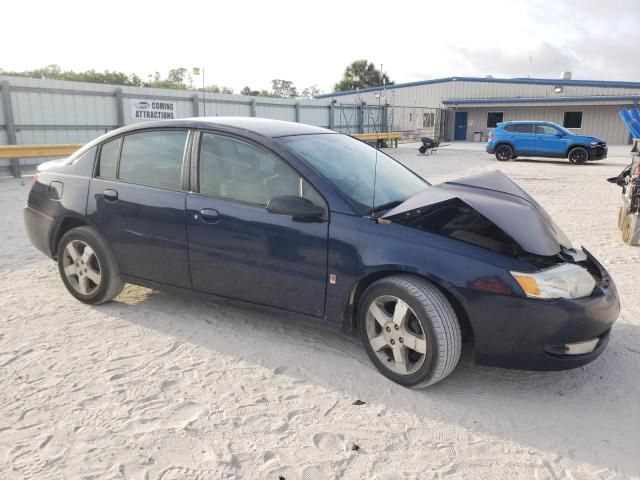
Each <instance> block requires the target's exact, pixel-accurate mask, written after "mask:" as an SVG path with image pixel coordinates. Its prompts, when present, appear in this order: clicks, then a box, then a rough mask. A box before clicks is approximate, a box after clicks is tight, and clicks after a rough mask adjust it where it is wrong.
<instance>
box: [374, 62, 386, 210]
mask: <svg viewBox="0 0 640 480" xmlns="http://www.w3.org/2000/svg"><path fill="white" fill-rule="evenodd" d="M380 77H381V78H382V92H380V93H378V123H375V122H374V126H375V128H376V159H375V162H374V164H373V199H372V201H371V217H372V218H375V210H376V180H377V179H378V178H377V177H378V147H379V141H380V123H381V120H382V119H381V116H382V114H381V112H382V110H381V106H380V98H381V97H382V95H384V87H385V85H384V74H383V73H382V64H380Z"/></svg>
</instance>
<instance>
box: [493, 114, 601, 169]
mask: <svg viewBox="0 0 640 480" xmlns="http://www.w3.org/2000/svg"><path fill="white" fill-rule="evenodd" d="M487 152H488V153H490V154H495V156H496V158H497V159H498V160H500V161H502V162H506V161H507V160H511V159H513V158H517V157H518V156H519V155H531V156H534V157H552V158H568V159H569V162H571V163H574V164H582V163H585V162H586V161H587V160H601V159H603V158H606V157H607V143H606V142H605V141H604V140H602V139H601V138H597V137H590V136H588V135H576V134H574V133H571V132H570V131H569V130H567V129H565V128H562V127H561V126H560V125H556V124H555V123H552V122H502V123H498V126H497V127H496V129H495V130H493V131H492V132H491V133H489V142H488V143H487Z"/></svg>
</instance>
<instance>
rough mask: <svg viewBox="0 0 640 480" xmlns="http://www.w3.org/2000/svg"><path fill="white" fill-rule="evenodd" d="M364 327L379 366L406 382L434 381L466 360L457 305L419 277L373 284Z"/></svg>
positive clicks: (364, 305) (365, 300)
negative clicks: (463, 358)
mask: <svg viewBox="0 0 640 480" xmlns="http://www.w3.org/2000/svg"><path fill="white" fill-rule="evenodd" d="M358 328H359V331H360V337H361V338H362V342H363V344H364V347H365V350H366V351H367V354H368V355H369V358H370V359H371V361H372V362H373V364H374V365H375V366H376V368H377V369H378V370H379V371H380V372H381V373H382V374H383V375H384V376H385V377H387V378H389V379H391V380H393V381H394V382H396V383H399V384H400V385H403V386H406V387H411V388H424V387H428V386H429V385H433V384H434V383H436V382H439V381H440V380H443V379H444V378H445V377H447V376H448V375H449V374H450V373H451V372H452V371H453V370H454V369H455V367H456V365H457V364H458V361H459V360H460V352H461V349H462V335H461V332H460V324H459V323H458V319H457V317H456V314H455V312H454V310H453V307H452V306H451V304H450V303H449V301H448V300H447V299H446V297H445V296H444V295H443V294H442V292H440V290H438V289H437V288H436V287H435V286H434V285H432V284H431V283H429V282H427V281H426V280H424V279H421V278H418V277H413V276H409V275H399V276H392V277H387V278H383V279H381V280H378V281H377V282H375V283H374V284H372V285H371V286H370V287H369V288H368V289H367V290H366V291H365V293H364V295H363V296H362V299H361V301H360V304H359V307H358Z"/></svg>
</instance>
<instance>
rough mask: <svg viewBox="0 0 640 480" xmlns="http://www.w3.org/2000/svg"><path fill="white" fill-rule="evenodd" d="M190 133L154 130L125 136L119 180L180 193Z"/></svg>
mask: <svg viewBox="0 0 640 480" xmlns="http://www.w3.org/2000/svg"><path fill="white" fill-rule="evenodd" d="M186 141H187V131H186V130H180V131H177V130H176V131H154V132H142V133H134V134H131V135H126V136H125V137H124V141H123V143H122V153H121V155H120V172H119V175H118V178H119V179H120V180H126V181H128V182H135V183H140V184H143V185H151V186H154V187H161V188H169V189H172V190H180V187H181V178H182V175H181V174H182V158H183V155H184V147H185V143H186Z"/></svg>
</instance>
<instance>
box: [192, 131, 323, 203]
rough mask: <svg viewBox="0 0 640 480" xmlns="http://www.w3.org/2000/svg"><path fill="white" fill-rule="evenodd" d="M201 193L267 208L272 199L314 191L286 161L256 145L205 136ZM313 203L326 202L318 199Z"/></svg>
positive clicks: (214, 135)
mask: <svg viewBox="0 0 640 480" xmlns="http://www.w3.org/2000/svg"><path fill="white" fill-rule="evenodd" d="M198 178H199V183H200V185H199V187H200V193H204V194H206V195H214V196H216V197H222V198H228V199H230V200H236V201H239V202H245V203H253V204H257V205H263V206H264V205H267V203H269V200H270V199H271V198H272V197H277V196H281V195H298V196H303V195H304V196H305V197H306V198H309V197H308V196H307V195H306V194H305V193H306V192H305V191H304V190H305V189H306V190H307V191H309V190H310V187H309V186H308V184H304V182H303V181H302V179H301V177H300V175H298V174H297V173H296V172H295V170H293V169H292V168H291V167H290V166H289V165H287V164H286V163H285V162H284V161H283V160H281V159H280V158H278V157H276V156H275V155H273V154H272V153H270V152H268V151H266V150H264V149H262V148H259V147H257V146H255V145H253V144H250V143H247V142H244V141H241V140H236V139H234V138H231V137H227V136H224V135H216V134H210V133H203V134H202V137H201V141H200V162H199V175H198ZM310 200H311V201H314V200H315V201H314V203H316V202H318V201H319V202H320V203H316V204H317V205H322V204H324V201H322V200H318V199H317V198H315V197H312V198H310Z"/></svg>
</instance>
